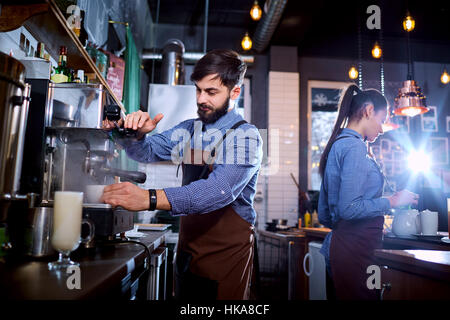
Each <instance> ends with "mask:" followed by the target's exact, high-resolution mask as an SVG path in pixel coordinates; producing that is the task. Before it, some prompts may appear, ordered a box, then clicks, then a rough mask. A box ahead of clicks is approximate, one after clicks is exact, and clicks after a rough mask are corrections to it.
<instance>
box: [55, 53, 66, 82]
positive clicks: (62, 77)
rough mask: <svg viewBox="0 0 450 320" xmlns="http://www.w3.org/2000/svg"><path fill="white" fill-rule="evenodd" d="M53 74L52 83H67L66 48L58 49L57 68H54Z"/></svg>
mask: <svg viewBox="0 0 450 320" xmlns="http://www.w3.org/2000/svg"><path fill="white" fill-rule="evenodd" d="M54 70H55V74H54V75H53V76H52V81H53V82H55V83H61V82H68V81H69V69H68V68H67V48H66V47H65V46H61V47H60V48H59V60H58V67H56V68H54Z"/></svg>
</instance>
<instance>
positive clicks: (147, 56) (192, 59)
mask: <svg viewBox="0 0 450 320" xmlns="http://www.w3.org/2000/svg"><path fill="white" fill-rule="evenodd" d="M204 55H205V53H203V52H185V53H183V60H184V62H185V63H189V64H195V63H196V62H197V61H198V60H200V59H201V58H202V57H203V56H204ZM240 57H241V59H242V60H243V61H244V62H245V63H247V64H252V63H254V62H255V57H254V56H252V55H240ZM142 60H162V54H161V53H155V52H153V50H152V49H144V51H143V52H142Z"/></svg>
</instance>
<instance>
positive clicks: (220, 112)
mask: <svg viewBox="0 0 450 320" xmlns="http://www.w3.org/2000/svg"><path fill="white" fill-rule="evenodd" d="M229 103H230V98H227V100H226V101H225V103H224V104H223V105H222V106H221V107H220V108H218V109H216V110H215V111H213V112H211V113H210V114H208V115H206V113H205V112H203V111H201V110H200V107H206V108H208V109H209V110H211V108H210V107H209V106H207V105H205V104H197V107H198V109H197V114H198V116H199V118H200V120H201V121H202V122H203V123H214V122H216V121H217V120H219V119H220V118H221V117H222V116H224V115H225V114H226V113H227V112H228V106H229Z"/></svg>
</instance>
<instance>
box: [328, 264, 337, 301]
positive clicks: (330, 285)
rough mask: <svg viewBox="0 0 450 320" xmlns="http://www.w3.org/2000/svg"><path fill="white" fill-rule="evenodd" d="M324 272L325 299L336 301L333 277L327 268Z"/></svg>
mask: <svg viewBox="0 0 450 320" xmlns="http://www.w3.org/2000/svg"><path fill="white" fill-rule="evenodd" d="M326 274H327V275H326V289H327V300H330V301H336V291H335V289H334V284H333V278H332V277H331V275H330V274H329V272H328V270H327V271H326Z"/></svg>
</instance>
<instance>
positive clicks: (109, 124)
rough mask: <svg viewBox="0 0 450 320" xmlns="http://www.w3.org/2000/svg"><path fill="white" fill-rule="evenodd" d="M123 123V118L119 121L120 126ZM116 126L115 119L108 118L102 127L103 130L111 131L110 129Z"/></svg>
mask: <svg viewBox="0 0 450 320" xmlns="http://www.w3.org/2000/svg"><path fill="white" fill-rule="evenodd" d="M122 123H123V120H122V119H120V120H119V121H117V125H118V126H119V127H120V126H121V125H122ZM115 127H116V125H115V124H114V121H110V120H108V119H106V120H103V122H102V129H103V130H106V131H109V130H112V129H114V128H115Z"/></svg>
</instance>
